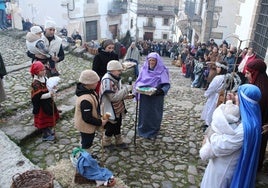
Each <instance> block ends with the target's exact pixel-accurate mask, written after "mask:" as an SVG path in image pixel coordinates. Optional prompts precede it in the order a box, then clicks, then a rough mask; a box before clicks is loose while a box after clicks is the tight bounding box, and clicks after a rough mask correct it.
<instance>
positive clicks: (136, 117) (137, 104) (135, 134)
mask: <svg viewBox="0 0 268 188" xmlns="http://www.w3.org/2000/svg"><path fill="white" fill-rule="evenodd" d="M138 108H139V100H138V99H136V110H135V125H134V129H135V130H134V146H135V147H136V137H137V123H138V122H137V120H138Z"/></svg>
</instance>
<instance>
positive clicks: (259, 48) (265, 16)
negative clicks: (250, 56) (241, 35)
mask: <svg viewBox="0 0 268 188" xmlns="http://www.w3.org/2000/svg"><path fill="white" fill-rule="evenodd" d="M253 43H254V50H255V52H256V53H257V55H258V56H259V57H260V58H262V59H264V58H265V55H266V51H267V47H268V1H267V0H262V2H261V6H260V14H259V18H258V20H257V23H256V30H255V33H254V41H253Z"/></svg>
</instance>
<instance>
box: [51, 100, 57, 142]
mask: <svg viewBox="0 0 268 188" xmlns="http://www.w3.org/2000/svg"><path fill="white" fill-rule="evenodd" d="M52 116H53V127H52V130H51V131H52V132H53V131H54V138H55V141H56V128H55V127H56V119H55V101H54V97H52Z"/></svg>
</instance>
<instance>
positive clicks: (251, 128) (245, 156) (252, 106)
mask: <svg viewBox="0 0 268 188" xmlns="http://www.w3.org/2000/svg"><path fill="white" fill-rule="evenodd" d="M238 98H239V108H240V113H241V123H242V125H243V129H244V141H243V145H242V151H241V154H240V156H239V160H238V164H237V166H236V169H235V173H234V175H233V179H232V183H231V186H230V187H231V188H247V187H248V188H253V187H255V181H256V175H257V167H258V159H259V152H260V145H261V111H260V106H259V101H260V99H261V91H260V89H259V88H258V87H257V86H254V85H252V84H244V85H242V86H240V87H239V88H238Z"/></svg>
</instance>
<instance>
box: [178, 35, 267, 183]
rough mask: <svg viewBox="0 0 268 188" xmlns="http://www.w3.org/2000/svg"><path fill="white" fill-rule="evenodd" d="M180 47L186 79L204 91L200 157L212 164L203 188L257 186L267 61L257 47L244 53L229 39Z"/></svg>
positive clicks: (264, 130)
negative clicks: (202, 133) (260, 54)
mask: <svg viewBox="0 0 268 188" xmlns="http://www.w3.org/2000/svg"><path fill="white" fill-rule="evenodd" d="M177 49H178V50H177V51H178V52H177V55H178V56H177V57H176V59H178V60H179V61H180V64H181V66H182V68H181V72H182V75H183V76H185V78H189V79H191V82H192V84H191V87H193V88H203V89H204V90H205V93H204V96H205V97H206V103H205V105H204V107H203V111H202V114H201V120H203V121H204V125H203V130H204V132H205V138H204V141H203V146H202V148H201V149H200V157H201V158H202V159H203V160H208V161H209V162H208V166H207V168H206V171H205V174H204V176H203V179H202V182H201V187H254V186H255V180H256V175H257V172H258V171H261V170H262V169H263V162H264V159H265V151H266V146H267V139H268V135H267V126H268V125H267V123H268V119H267V117H268V110H267V109H268V108H267V107H268V93H267V91H266V90H265V89H264V87H265V86H264V85H266V86H267V84H268V77H267V73H266V69H267V66H266V63H265V62H264V61H263V60H262V59H259V58H257V55H256V54H255V52H254V49H253V48H252V47H248V48H244V49H243V50H241V49H237V48H236V47H235V46H232V45H229V44H228V43H227V42H226V41H223V42H222V44H220V45H217V44H216V43H215V42H214V40H213V39H211V40H210V41H209V42H207V43H199V44H196V45H194V46H191V45H188V44H187V42H182V43H180V45H178V48H177ZM227 104H229V105H227ZM234 106H236V107H234ZM238 109H239V110H238Z"/></svg>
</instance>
